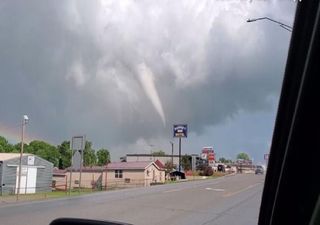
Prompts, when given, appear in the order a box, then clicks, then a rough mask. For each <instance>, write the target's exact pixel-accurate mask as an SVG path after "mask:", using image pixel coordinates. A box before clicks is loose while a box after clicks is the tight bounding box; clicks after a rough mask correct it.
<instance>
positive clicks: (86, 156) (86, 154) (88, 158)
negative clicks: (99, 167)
mask: <svg viewBox="0 0 320 225" xmlns="http://www.w3.org/2000/svg"><path fill="white" fill-rule="evenodd" d="M96 163H97V157H96V154H95V151H94V149H92V143H91V142H90V141H86V144H85V148H84V151H83V165H84V166H94V165H96Z"/></svg>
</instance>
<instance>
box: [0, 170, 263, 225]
mask: <svg viewBox="0 0 320 225" xmlns="http://www.w3.org/2000/svg"><path fill="white" fill-rule="evenodd" d="M263 184H264V176H263V175H254V174H241V175H240V174H239V175H232V176H227V177H222V178H217V179H208V180H201V181H192V182H182V183H175V184H168V185H160V186H153V187H145V188H134V189H126V190H118V191H109V192H100V193H94V194H89V195H83V196H78V197H72V198H63V199H52V200H47V201H38V202H21V203H11V204H6V205H1V206H0V218H1V220H0V223H1V224H6V225H19V224H24V225H45V224H49V223H50V221H51V220H53V219H54V218H57V217H81V218H91V219H104V220H113V221H121V222H126V223H131V224H137V225H153V224H154V225H163V224H170V225H194V224H199V225H200V224H201V225H205V224H219V225H231V224H237V225H242V224H243V225H251V224H252V225H253V224H257V220H258V212H259V207H260V200H261V194H262V189H263Z"/></svg>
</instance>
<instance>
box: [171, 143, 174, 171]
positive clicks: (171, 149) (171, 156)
mask: <svg viewBox="0 0 320 225" xmlns="http://www.w3.org/2000/svg"><path fill="white" fill-rule="evenodd" d="M170 143H171V166H172V168H173V145H174V143H173V142H172V141H170Z"/></svg>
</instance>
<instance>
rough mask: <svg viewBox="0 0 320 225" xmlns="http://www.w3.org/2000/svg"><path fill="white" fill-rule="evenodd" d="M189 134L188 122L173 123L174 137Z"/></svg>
mask: <svg viewBox="0 0 320 225" xmlns="http://www.w3.org/2000/svg"><path fill="white" fill-rule="evenodd" d="M187 136H188V125H187V124H176V125H173V137H177V138H186V137H187Z"/></svg>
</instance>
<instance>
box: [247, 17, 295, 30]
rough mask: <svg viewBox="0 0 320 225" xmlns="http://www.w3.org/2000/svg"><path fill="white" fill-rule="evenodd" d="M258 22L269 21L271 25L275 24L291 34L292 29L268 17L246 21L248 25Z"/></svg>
mask: <svg viewBox="0 0 320 225" xmlns="http://www.w3.org/2000/svg"><path fill="white" fill-rule="evenodd" d="M258 20H269V21H271V22H273V23H276V24H278V25H280V27H282V28H284V29H286V30H287V31H290V32H292V29H293V28H292V27H291V26H289V25H287V24H284V23H281V22H279V21H276V20H273V19H271V18H269V17H260V18H255V19H248V20H247V22H248V23H250V22H255V21H258Z"/></svg>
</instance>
